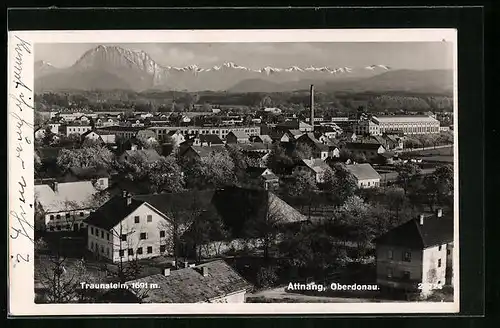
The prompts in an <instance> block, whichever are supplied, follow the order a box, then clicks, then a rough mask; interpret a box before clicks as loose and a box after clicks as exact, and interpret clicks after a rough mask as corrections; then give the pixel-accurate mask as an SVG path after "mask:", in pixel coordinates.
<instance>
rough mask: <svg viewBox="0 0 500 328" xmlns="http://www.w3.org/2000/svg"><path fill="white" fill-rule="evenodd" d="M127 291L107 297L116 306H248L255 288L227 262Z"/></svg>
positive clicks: (139, 282)
mask: <svg viewBox="0 0 500 328" xmlns="http://www.w3.org/2000/svg"><path fill="white" fill-rule="evenodd" d="M126 284H127V285H129V286H138V287H141V286H155V287H157V288H145V287H144V288H127V289H123V290H117V289H115V290H111V291H109V292H107V293H106V294H105V295H104V296H103V300H104V302H106V301H108V302H113V303H118V302H119V303H128V302H130V303H155V304H158V303H245V294H246V293H247V292H248V291H250V290H251V289H252V288H253V286H252V285H251V284H250V283H248V282H247V281H246V280H245V279H244V278H243V277H241V276H240V275H239V274H238V273H237V272H236V271H235V270H234V269H233V268H232V267H231V266H230V265H228V264H227V263H226V262H225V261H223V260H216V261H211V262H208V263H203V264H199V265H196V266H189V265H188V267H185V268H181V269H177V270H173V269H171V268H165V269H163V273H159V274H155V275H150V276H147V277H143V278H139V279H136V280H132V281H128V282H126Z"/></svg>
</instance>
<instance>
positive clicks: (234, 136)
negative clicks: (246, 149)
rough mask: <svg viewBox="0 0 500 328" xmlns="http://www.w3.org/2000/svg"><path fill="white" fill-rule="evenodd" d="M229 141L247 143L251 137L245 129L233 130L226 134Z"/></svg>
mask: <svg viewBox="0 0 500 328" xmlns="http://www.w3.org/2000/svg"><path fill="white" fill-rule="evenodd" d="M226 142H227V143H233V144H234V143H247V142H250V137H249V136H248V134H246V133H245V132H243V131H231V132H229V133H228V134H227V135H226Z"/></svg>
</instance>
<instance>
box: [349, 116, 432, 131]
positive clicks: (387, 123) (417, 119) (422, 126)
mask: <svg viewBox="0 0 500 328" xmlns="http://www.w3.org/2000/svg"><path fill="white" fill-rule="evenodd" d="M354 132H356V134H358V135H382V134H384V133H402V134H428V133H439V121H438V120H436V119H435V118H434V117H432V116H417V115H405V116H372V117H371V118H370V119H365V120H361V121H359V122H358V123H357V124H356V125H355V126H354Z"/></svg>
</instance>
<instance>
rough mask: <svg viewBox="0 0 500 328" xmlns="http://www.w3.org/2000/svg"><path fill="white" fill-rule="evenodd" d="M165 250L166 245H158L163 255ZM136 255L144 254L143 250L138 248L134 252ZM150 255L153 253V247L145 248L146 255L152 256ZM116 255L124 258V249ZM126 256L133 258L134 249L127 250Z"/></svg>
mask: <svg viewBox="0 0 500 328" xmlns="http://www.w3.org/2000/svg"><path fill="white" fill-rule="evenodd" d="M166 250H167V246H166V245H160V253H165V251H166ZM136 253H137V255H142V254H144V252H143V248H142V247H138V248H137V250H136ZM152 253H153V246H148V247H146V254H152ZM118 255H119V256H120V257H124V256H125V250H124V249H121V250H119V251H118ZM127 255H128V256H133V255H134V249H133V248H129V249H127Z"/></svg>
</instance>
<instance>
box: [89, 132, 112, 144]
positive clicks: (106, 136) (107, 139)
mask: <svg viewBox="0 0 500 328" xmlns="http://www.w3.org/2000/svg"><path fill="white" fill-rule="evenodd" d="M85 140H93V141H97V142H100V143H101V144H103V145H114V144H115V143H116V135H115V134H113V133H110V132H106V131H101V130H89V131H87V132H85V133H83V134H82V141H85Z"/></svg>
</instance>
